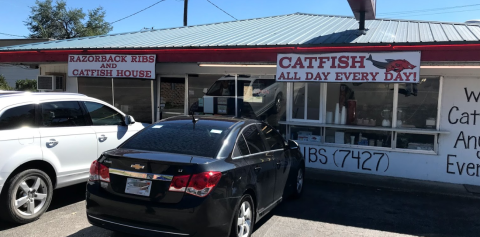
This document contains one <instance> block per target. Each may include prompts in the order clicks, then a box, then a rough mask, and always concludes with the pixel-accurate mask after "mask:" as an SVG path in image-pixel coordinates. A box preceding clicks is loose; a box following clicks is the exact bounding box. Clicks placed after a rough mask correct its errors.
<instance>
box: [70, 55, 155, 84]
mask: <svg viewBox="0 0 480 237" xmlns="http://www.w3.org/2000/svg"><path fill="white" fill-rule="evenodd" d="M155 59H156V55H119V54H99V55H69V56H68V76H70V77H124V78H141V79H155Z"/></svg>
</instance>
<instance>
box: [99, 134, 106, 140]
mask: <svg viewBox="0 0 480 237" xmlns="http://www.w3.org/2000/svg"><path fill="white" fill-rule="evenodd" d="M107 138H108V137H106V136H105V135H103V134H102V135H101V136H100V137H99V138H98V141H99V142H104V141H106V140H107Z"/></svg>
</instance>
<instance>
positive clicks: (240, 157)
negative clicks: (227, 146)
mask: <svg viewBox="0 0 480 237" xmlns="http://www.w3.org/2000/svg"><path fill="white" fill-rule="evenodd" d="M259 124H261V123H250V124H248V125H246V126H244V127H243V128H242V129H241V130H240V131H239V132H238V135H237V138H236V139H235V146H234V147H233V150H232V159H242V158H247V157H250V156H254V155H258V154H266V153H268V152H271V150H269V149H268V146H267V141H266V140H265V137H264V136H263V134H262V133H260V139H261V140H262V142H263V145H264V146H265V151H262V152H257V153H252V151H251V150H250V147H249V146H248V142H247V139H246V138H245V136H244V135H243V131H244V130H245V129H246V128H248V127H250V126H255V127H256V129H257V131H259V132H260V129H259V128H258V125H259ZM240 136H242V137H243V139H244V140H245V144H247V148H248V151H249V153H250V154H248V155H242V156H233V151H234V150H235V149H236V148H237V142H238V138H239V137H240Z"/></svg>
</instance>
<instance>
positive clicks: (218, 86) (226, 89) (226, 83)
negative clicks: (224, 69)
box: [205, 79, 251, 96]
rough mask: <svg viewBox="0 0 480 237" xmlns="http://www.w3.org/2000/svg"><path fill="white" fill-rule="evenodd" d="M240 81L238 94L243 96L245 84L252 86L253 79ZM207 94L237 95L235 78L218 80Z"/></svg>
mask: <svg viewBox="0 0 480 237" xmlns="http://www.w3.org/2000/svg"><path fill="white" fill-rule="evenodd" d="M237 81H238V88H237V95H238V96H243V88H244V86H250V82H251V80H240V79H237ZM205 95H208V96H235V79H231V80H218V81H216V82H215V83H214V84H213V85H212V86H211V87H210V89H209V90H208V91H207V93H206V94H205Z"/></svg>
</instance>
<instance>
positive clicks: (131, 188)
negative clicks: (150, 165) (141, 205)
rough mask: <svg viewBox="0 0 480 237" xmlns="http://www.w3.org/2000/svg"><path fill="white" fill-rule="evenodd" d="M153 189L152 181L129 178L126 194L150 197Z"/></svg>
mask: <svg viewBox="0 0 480 237" xmlns="http://www.w3.org/2000/svg"><path fill="white" fill-rule="evenodd" d="M151 188H152V181H151V180H141V179H132V178H127V185H126V186H125V193H130V194H135V195H140V196H150V190H151Z"/></svg>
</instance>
